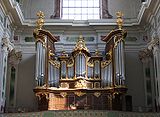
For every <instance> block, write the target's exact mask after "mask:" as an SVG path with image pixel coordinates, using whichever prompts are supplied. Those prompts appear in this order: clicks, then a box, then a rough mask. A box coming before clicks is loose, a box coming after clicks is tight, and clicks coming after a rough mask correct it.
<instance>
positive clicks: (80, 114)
mask: <svg viewBox="0 0 160 117" xmlns="http://www.w3.org/2000/svg"><path fill="white" fill-rule="evenodd" d="M0 117H160V113H139V112H123V111H103V110H75V111H73V110H72V111H71V110H70V111H65V110H63V111H59V110H57V111H42V112H30V113H10V114H0Z"/></svg>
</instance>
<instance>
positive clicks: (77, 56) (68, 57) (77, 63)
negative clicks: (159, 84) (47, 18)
mask: <svg viewBox="0 0 160 117" xmlns="http://www.w3.org/2000/svg"><path fill="white" fill-rule="evenodd" d="M38 17H39V19H38V20H37V28H36V29H35V30H34V32H33V36H34V37H35V39H36V77H35V81H36V87H35V89H34V92H35V95H36V96H37V97H38V107H39V110H72V109H103V110H105V109H108V110H121V109H122V100H123V97H124V95H125V93H126V91H127V88H126V86H125V68H124V38H125V37H126V35H127V33H126V31H125V30H123V29H122V24H123V20H122V13H121V12H118V13H117V17H118V18H117V24H118V26H119V28H118V29H115V30H113V31H111V32H110V33H109V34H108V35H106V36H104V37H102V41H104V42H105V43H106V47H105V49H104V51H105V55H103V56H102V55H101V54H100V52H99V51H98V50H96V51H95V53H94V54H91V53H90V52H89V50H88V48H87V47H86V44H85V41H84V38H83V36H82V35H80V36H79V39H78V41H77V43H76V45H75V48H74V49H73V51H72V52H71V53H66V52H65V51H62V53H61V55H59V56H58V57H57V56H55V55H56V52H55V47H54V43H55V42H57V41H58V40H59V39H58V38H56V37H55V36H53V35H52V34H51V33H50V32H49V31H46V30H44V29H42V26H43V24H44V14H43V12H39V13H38Z"/></svg>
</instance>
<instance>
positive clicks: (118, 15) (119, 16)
mask: <svg viewBox="0 0 160 117" xmlns="http://www.w3.org/2000/svg"><path fill="white" fill-rule="evenodd" d="M116 15H117V25H118V28H119V29H120V30H121V29H122V25H123V19H122V16H123V13H122V12H121V11H118V12H117V13H116Z"/></svg>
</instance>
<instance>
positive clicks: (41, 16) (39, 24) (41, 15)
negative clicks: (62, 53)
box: [36, 11, 45, 30]
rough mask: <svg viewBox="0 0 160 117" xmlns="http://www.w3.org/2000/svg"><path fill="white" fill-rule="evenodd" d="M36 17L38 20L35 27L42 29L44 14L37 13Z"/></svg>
mask: <svg viewBox="0 0 160 117" xmlns="http://www.w3.org/2000/svg"><path fill="white" fill-rule="evenodd" d="M37 16H38V20H37V21H36V26H37V29H40V30H41V29H42V26H43V25H44V17H45V16H44V13H43V12H42V11H39V12H38V13H37Z"/></svg>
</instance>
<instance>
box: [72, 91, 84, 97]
mask: <svg viewBox="0 0 160 117" xmlns="http://www.w3.org/2000/svg"><path fill="white" fill-rule="evenodd" d="M74 94H75V95H77V96H79V97H80V96H83V95H85V94H86V93H84V92H81V91H76V92H74Z"/></svg>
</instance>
